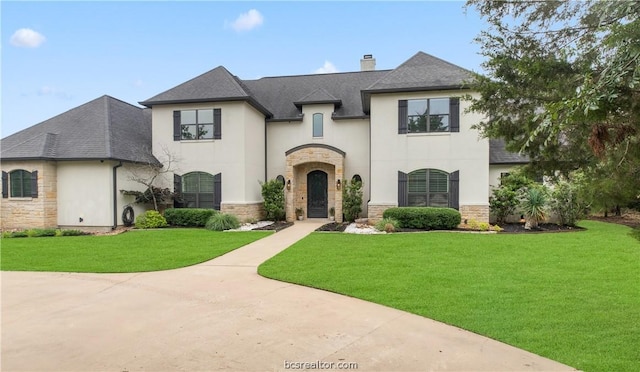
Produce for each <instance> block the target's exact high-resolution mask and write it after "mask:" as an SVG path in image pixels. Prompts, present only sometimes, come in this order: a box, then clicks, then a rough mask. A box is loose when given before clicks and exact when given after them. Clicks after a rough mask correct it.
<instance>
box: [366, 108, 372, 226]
mask: <svg viewBox="0 0 640 372" xmlns="http://www.w3.org/2000/svg"><path fill="white" fill-rule="evenodd" d="M371 147H372V144H371V112H369V182H368V185H367V186H368V187H367V188H368V189H369V197H368V198H367V199H369V200H367V217H369V202H370V201H371Z"/></svg>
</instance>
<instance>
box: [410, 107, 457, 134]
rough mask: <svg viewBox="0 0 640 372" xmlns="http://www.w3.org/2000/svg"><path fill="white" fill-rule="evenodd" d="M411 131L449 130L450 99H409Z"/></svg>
mask: <svg viewBox="0 0 640 372" xmlns="http://www.w3.org/2000/svg"><path fill="white" fill-rule="evenodd" d="M407 124H408V130H409V133H425V132H448V131H449V99H448V98H438V99H413V100H409V101H407Z"/></svg>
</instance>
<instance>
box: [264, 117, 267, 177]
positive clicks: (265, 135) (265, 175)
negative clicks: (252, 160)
mask: <svg viewBox="0 0 640 372" xmlns="http://www.w3.org/2000/svg"><path fill="white" fill-rule="evenodd" d="M264 182H267V119H266V118H265V119H264Z"/></svg>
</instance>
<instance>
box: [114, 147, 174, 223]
mask: <svg viewBox="0 0 640 372" xmlns="http://www.w3.org/2000/svg"><path fill="white" fill-rule="evenodd" d="M139 151H140V152H141V153H144V154H146V155H150V154H151V151H148V150H147V149H141V150H139ZM151 158H152V159H156V160H158V162H155V161H151V160H150V161H148V162H146V163H141V164H138V165H137V167H135V168H130V169H129V173H130V175H129V179H130V180H131V181H134V182H137V183H139V184H142V185H144V186H146V187H147V189H146V190H145V191H144V192H140V191H128V190H121V191H122V192H123V193H125V194H126V195H135V196H136V203H148V202H151V203H153V209H154V210H156V211H157V210H158V203H159V202H166V201H168V200H170V199H171V198H172V197H174V193H173V192H171V190H169V189H167V188H164V189H163V188H160V187H158V186H156V185H155V183H156V181H157V180H158V178H162V177H161V176H163V175H165V174H167V173H170V172H173V171H174V168H175V164H176V163H177V162H178V159H177V158H176V156H175V155H173V154H172V153H171V152H170V151H169V149H168V148H167V147H166V146H162V155H160V156H159V157H158V158H153V157H151Z"/></svg>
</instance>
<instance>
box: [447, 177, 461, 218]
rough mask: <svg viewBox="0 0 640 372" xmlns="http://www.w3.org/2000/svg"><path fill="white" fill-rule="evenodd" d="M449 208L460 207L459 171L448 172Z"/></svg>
mask: <svg viewBox="0 0 640 372" xmlns="http://www.w3.org/2000/svg"><path fill="white" fill-rule="evenodd" d="M449 208H454V209H460V171H455V172H453V173H449Z"/></svg>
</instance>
